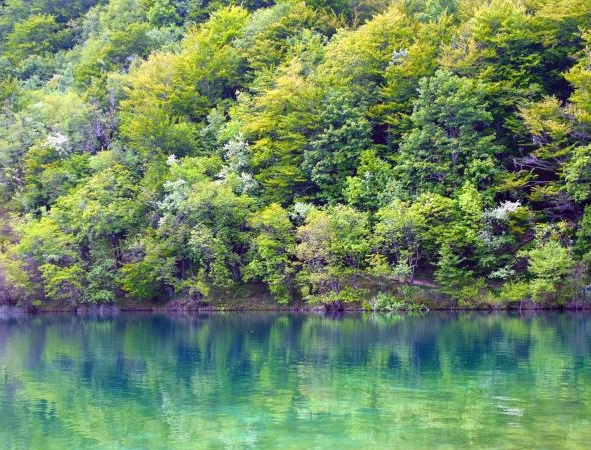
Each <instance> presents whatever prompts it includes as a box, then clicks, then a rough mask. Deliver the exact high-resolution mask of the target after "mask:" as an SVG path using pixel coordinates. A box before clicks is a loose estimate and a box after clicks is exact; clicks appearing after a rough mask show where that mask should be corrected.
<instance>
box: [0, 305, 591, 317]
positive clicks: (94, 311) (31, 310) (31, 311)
mask: <svg viewBox="0 0 591 450" xmlns="http://www.w3.org/2000/svg"><path fill="white" fill-rule="evenodd" d="M431 311H436V312H470V311H475V312H519V311H548V312H550V311H564V312H577V311H581V312H583V311H591V305H564V306H543V305H536V304H531V303H529V302H528V304H526V305H523V306H521V307H519V306H514V307H502V308H501V307H499V308H492V307H483V306H481V307H470V308H469V307H443V306H442V307H429V308H424V309H422V310H411V311H408V310H405V309H399V310H370V309H364V308H361V307H346V308H343V309H338V310H337V309H332V308H328V307H324V306H321V307H309V306H301V305H298V306H278V307H270V306H261V307H244V306H236V305H217V306H207V307H194V308H178V307H169V306H167V305H164V306H158V305H155V306H130V305H123V306H117V305H89V306H74V307H61V306H49V305H48V306H47V307H34V306H33V307H31V306H29V307H23V306H15V305H0V316H2V315H15V314H16V315H20V314H22V315H44V314H65V313H68V314H75V315H112V314H119V313H154V314H157V313H169V314H184V315H193V314H208V313H223V312H234V313H239V312H243V313H257V312H260V313H314V314H327V315H338V314H346V313H380V314H392V313H396V314H402V313H408V314H417V313H419V314H426V313H428V312H431Z"/></svg>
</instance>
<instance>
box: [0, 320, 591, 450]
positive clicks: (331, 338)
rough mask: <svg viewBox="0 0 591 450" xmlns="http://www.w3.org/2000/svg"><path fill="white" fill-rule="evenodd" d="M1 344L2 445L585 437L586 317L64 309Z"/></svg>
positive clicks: (589, 374)
mask: <svg viewBox="0 0 591 450" xmlns="http://www.w3.org/2000/svg"><path fill="white" fill-rule="evenodd" d="M0 339H1V341H0V342H1V345H0V370H1V371H2V373H0V417H2V419H3V420H2V421H0V440H1V441H2V442H3V443H6V444H3V445H6V448H25V447H26V448H60V447H61V448H63V447H64V446H66V447H76V448H82V447H84V446H91V445H99V446H101V445H102V446H105V447H108V446H115V447H123V446H128V447H144V448H160V447H159V445H164V444H163V443H167V445H173V446H174V447H175V448H183V447H185V448H193V447H192V443H194V442H196V441H199V442H202V443H203V447H207V446H215V445H218V446H221V447H231V446H238V447H244V446H247V444H248V442H250V443H252V445H254V446H257V447H261V446H262V447H264V446H266V445H268V446H277V445H285V446H287V447H289V446H293V447H294V448H297V446H298V444H300V445H310V442H314V443H315V444H316V445H317V446H319V447H322V446H323V445H324V446H328V445H329V444H330V442H333V443H334V442H337V441H338V440H339V439H345V438H346V439H348V440H349V441H348V442H352V443H355V442H358V443H364V442H365V443H367V442H376V441H375V439H377V440H378V441H377V443H379V442H388V443H390V444H391V445H403V444H404V443H405V442H406V443H408V441H404V440H403V439H408V436H409V434H408V433H410V434H412V435H413V439H414V440H413V442H415V443H416V444H415V445H416V446H417V447H419V446H424V447H429V446H430V445H433V443H434V442H440V441H435V440H434V441H431V439H440V440H441V439H443V441H441V442H446V443H447V444H449V445H456V446H465V445H471V444H473V443H475V444H478V443H480V444H481V445H482V446H494V444H495V441H494V439H497V437H494V438H491V437H490V433H491V432H492V431H491V430H495V429H497V428H506V427H508V426H509V424H510V423H512V424H513V425H515V426H518V427H519V430H520V432H521V433H522V435H521V438H522V439H525V438H524V436H525V435H528V436H529V435H530V434H531V435H532V436H533V435H538V436H549V438H551V436H553V434H552V433H558V432H559V431H562V432H563V434H564V432H565V430H564V429H561V427H562V426H564V425H565V424H566V423H568V424H569V428H568V430H567V431H568V432H567V433H566V437H567V441H568V442H570V443H571V444H572V445H574V446H575V447H576V445H579V444H580V442H582V441H583V440H584V439H585V438H586V439H589V438H590V435H589V431H588V427H584V426H583V422H584V420H585V419H584V418H585V417H589V414H590V413H591V410H590V406H589V405H591V401H590V400H591V390H590V389H589V387H588V386H591V384H590V383H589V382H590V381H591V380H590V379H591V362H590V360H589V353H590V351H591V349H590V348H589V346H590V345H591V317H590V316H589V315H582V314H549V313H544V314H539V315H536V314H533V315H528V316H525V317H520V316H519V315H510V314H476V313H440V314H439V313H437V314H428V315H425V316H414V317H411V316H405V315H368V314H366V315H344V316H339V317H338V318H330V317H324V316H320V315H302V314H300V315H298V314H292V315H281V314H273V313H269V314H261V313H257V314H212V315H209V316H178V317H175V316H164V315H162V316H160V315H140V314H130V315H127V314H121V315H119V316H116V317H110V318H102V319H100V318H98V319H89V318H83V317H75V316H74V317H73V316H70V315H57V316H39V317H21V318H18V319H5V320H0ZM567 404H568V405H570V406H569V408H567V409H564V410H562V409H561V406H564V405H567ZM557 411H561V412H560V414H562V416H559V417H557V418H556V420H555V423H548V419H549V418H551V417H555V416H556V414H557ZM534 419H535V420H534ZM577 424H579V425H581V426H576V425H577ZM450 427H451V428H452V429H451V430H450ZM524 429H525V430H526V431H527V432H525V431H524ZM519 430H517V429H516V430H515V433H517V431H519ZM405 433H406V435H405ZM438 433H439V434H438ZM441 433H444V434H443V435H442V434H441ZM507 433H508V436H509V438H507V436H505V439H510V438H511V436H512V434H511V430H510V429H508V431H507ZM523 433H525V435H524V434H523ZM296 436H298V437H297V438H296ZM514 437H515V438H517V437H518V436H517V434H515V435H514ZM282 439H285V440H284V441H283V440H282ZM297 439H302V440H301V441H298V440H297ZM306 439H312V440H311V441H310V440H307V441H306ZM372 439H373V440H374V441H372ZM491 439H492V440H491ZM498 439H501V438H500V437H499V438H498ZM64 442H67V444H64ZM501 442H503V441H498V442H497V444H499V443H501ZM534 443H535V442H534ZM578 443H579V444H578ZM499 445H500V444H499Z"/></svg>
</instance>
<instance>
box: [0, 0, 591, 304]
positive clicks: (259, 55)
mask: <svg viewBox="0 0 591 450" xmlns="http://www.w3.org/2000/svg"><path fill="white" fill-rule="evenodd" d="M0 10H1V14H0V37H1V39H0V104H1V106H2V107H1V108H0V122H1V124H2V126H1V127H0V200H1V203H2V204H1V205H0V222H1V226H0V295H2V296H3V297H2V298H0V301H7V302H13V303H15V302H21V303H22V304H31V302H33V301H35V302H46V301H52V300H55V301H58V300H59V301H61V302H71V303H85V302H86V303H114V302H117V301H118V300H119V298H121V297H122V296H128V297H132V298H135V299H141V300H166V299H169V298H171V297H172V296H175V297H176V296H185V297H187V298H190V299H193V300H194V301H198V300H201V299H202V298H204V297H207V296H208V295H209V296H211V295H212V293H218V292H220V291H223V290H226V291H227V290H234V289H240V285H241V284H242V283H245V282H253V283H262V284H264V285H265V286H266V287H267V288H268V290H269V292H270V293H271V294H272V296H273V297H274V298H275V300H276V301H277V302H278V303H281V304H287V303H289V302H291V301H292V300H294V299H298V298H299V297H302V298H303V299H304V300H305V301H307V302H308V304H310V305H312V304H324V305H328V306H330V307H334V308H337V309H338V308H341V307H342V305H343V304H346V303H354V302H358V301H360V300H364V297H365V291H363V290H362V288H366V287H369V288H370V289H374V288H375V287H376V285H379V289H380V290H381V291H384V292H386V291H392V292H395V294H394V295H395V296H398V295H399V294H400V296H401V298H403V300H401V301H403V302H404V308H406V309H408V308H410V307H411V306H409V305H421V304H422V303H424V299H425V298H424V297H423V295H433V294H432V293H431V292H430V291H429V292H428V291H421V292H422V293H421V294H418V293H417V292H413V293H410V294H411V295H410V296H409V297H408V298H407V296H406V294H405V293H403V292H402V291H403V290H404V289H414V287H413V285H412V283H416V284H419V285H423V286H429V287H431V288H432V289H433V290H438V291H439V292H442V293H444V294H446V295H447V296H449V297H453V298H454V299H455V300H457V302H458V303H457V304H458V306H460V307H473V306H477V305H478V306H484V305H488V306H492V307H499V306H503V305H511V304H514V303H516V302H518V301H521V300H524V299H534V300H536V301H540V302H543V303H544V305H552V304H562V303H564V302H566V301H567V300H569V299H571V298H575V297H577V296H580V295H579V294H580V291H581V287H582V286H584V285H585V283H587V281H588V279H589V274H588V262H587V260H588V258H589V254H590V253H591V247H590V244H589V242H590V241H591V237H590V236H591V232H590V231H589V229H590V227H591V226H590V225H589V223H590V220H591V219H590V218H589V217H590V216H591V213H589V208H590V207H591V206H590V204H591V198H590V197H589V192H591V185H590V183H591V182H590V181H589V180H590V179H591V156H590V155H591V151H590V143H591V128H590V127H591V95H590V92H591V76H590V75H589V73H590V72H589V66H590V64H591V59H590V58H591V56H590V52H589V46H590V43H591V38H590V35H589V33H588V32H585V31H584V30H589V29H591V13H590V10H589V5H588V1H586V0H557V1H546V0H540V1H537V0H536V1H525V2H524V1H520V0H493V1H491V2H485V3H484V4H481V3H478V2H475V1H473V0H452V1H448V0H424V1H423V0H420V1H395V2H394V3H391V4H388V2H385V1H382V0H356V1H349V0H343V1H323V0H319V1H309V2H300V1H285V2H279V3H278V4H274V5H273V4H272V2H271V1H268V0H249V1H246V2H243V3H241V6H237V4H236V3H235V2H232V1H230V0H216V1H211V2H199V1H196V0H189V1H181V0H101V1H100V2H97V1H95V0H73V1H65V0H51V1H49V0H30V1H26V2H25V1H23V0H7V1H4V2H1V1H0ZM535 230H541V231H538V232H537V235H536V231H535ZM401 284H403V285H404V286H400V285H401ZM407 284H408V286H407ZM426 292H428V294H425V293H426ZM494 292H498V293H499V297H498V299H496V298H494V297H493V293H494ZM577 292H579V294H578V293H577ZM396 298H397V297H396ZM409 299H412V301H411V300H409ZM397 301H398V300H394V299H393V298H390V297H388V296H387V295H386V294H384V295H382V296H381V297H380V296H378V297H376V299H374V301H373V302H374V303H375V304H380V305H382V304H383V305H382V306H379V307H378V309H384V308H386V309H388V308H389V309H397V308H398V307H399V306H400V305H398V304H397V303H396V302H397ZM412 307H415V306H412ZM416 308H420V306H416Z"/></svg>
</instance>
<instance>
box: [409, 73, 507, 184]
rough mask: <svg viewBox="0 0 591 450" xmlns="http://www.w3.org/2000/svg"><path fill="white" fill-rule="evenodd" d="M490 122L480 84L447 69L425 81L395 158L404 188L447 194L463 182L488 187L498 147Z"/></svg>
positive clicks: (498, 150) (494, 171)
mask: <svg viewBox="0 0 591 450" xmlns="http://www.w3.org/2000/svg"><path fill="white" fill-rule="evenodd" d="M491 120H492V116H491V115H490V113H488V111H486V102H485V101H484V86H482V85H479V84H475V83H474V82H472V81H470V80H466V79H462V78H459V77H457V76H455V75H453V74H451V73H450V72H446V71H438V72H437V73H436V75H435V76H434V77H432V78H428V79H423V80H422V81H421V83H420V88H419V97H418V99H417V100H416V102H415V105H414V111H413V114H412V116H411V121H412V124H413V129H412V131H410V132H409V133H408V134H406V135H405V136H404V138H403V142H402V144H401V146H400V154H399V156H398V158H397V159H398V160H399V162H400V163H399V166H398V170H399V171H400V176H401V177H402V178H403V180H404V183H405V185H406V186H407V187H408V189H409V190H410V191H411V192H412V193H414V195H419V194H421V193H422V192H425V191H430V192H438V193H441V194H448V195H449V194H450V193H451V192H453V191H454V190H456V189H458V188H459V187H460V186H461V185H463V184H464V182H465V181H469V182H471V183H473V184H474V185H475V186H477V187H478V188H486V187H489V186H491V185H492V182H493V179H494V176H495V175H496V174H497V173H498V172H499V168H498V167H497V164H496V163H495V161H494V159H493V158H494V156H495V155H496V154H497V153H499V152H500V151H501V150H502V148H501V147H499V146H498V145H496V144H495V142H494V140H495V136H494V134H493V133H492V130H490V129H488V126H489V124H490V123H491Z"/></svg>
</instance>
